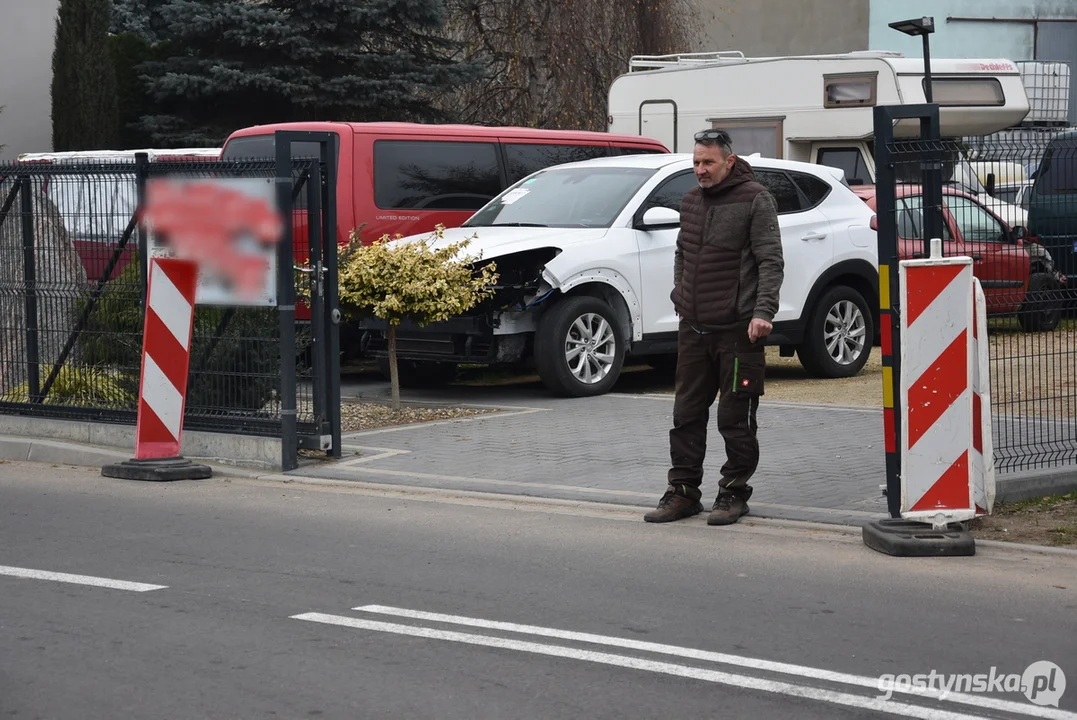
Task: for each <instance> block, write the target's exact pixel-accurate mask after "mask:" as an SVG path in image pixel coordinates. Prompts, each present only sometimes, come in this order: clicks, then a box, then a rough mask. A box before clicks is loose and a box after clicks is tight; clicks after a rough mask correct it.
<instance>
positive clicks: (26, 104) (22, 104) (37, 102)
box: [0, 0, 60, 162]
mask: <svg viewBox="0 0 1077 720" xmlns="http://www.w3.org/2000/svg"><path fill="white" fill-rule="evenodd" d="M3 5H4V12H3V22H0V105H3V106H4V111H3V112H0V144H2V145H4V146H5V147H4V149H3V150H0V162H3V161H5V160H11V159H14V158H15V157H16V156H17V155H18V154H19V153H22V152H48V151H50V150H52V121H51V120H50V118H51V107H52V102H51V100H50V95H49V86H50V85H51V84H52V46H53V37H54V35H55V32H56V11H57V9H58V8H59V6H60V2H59V0H3Z"/></svg>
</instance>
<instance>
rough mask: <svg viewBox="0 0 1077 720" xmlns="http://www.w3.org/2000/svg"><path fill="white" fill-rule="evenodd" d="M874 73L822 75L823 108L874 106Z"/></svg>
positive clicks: (875, 77)
mask: <svg viewBox="0 0 1077 720" xmlns="http://www.w3.org/2000/svg"><path fill="white" fill-rule="evenodd" d="M876 79H877V75H876V73H863V74H857V75H824V76H823V92H824V97H823V107H828V108H835V107H863V106H868V105H874V104H875V89H876V81H877V80H876Z"/></svg>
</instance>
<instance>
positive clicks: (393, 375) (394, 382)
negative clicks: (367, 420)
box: [389, 324, 400, 412]
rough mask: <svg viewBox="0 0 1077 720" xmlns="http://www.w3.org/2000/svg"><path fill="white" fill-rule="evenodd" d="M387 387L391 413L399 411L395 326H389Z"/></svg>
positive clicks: (398, 377) (398, 375)
mask: <svg viewBox="0 0 1077 720" xmlns="http://www.w3.org/2000/svg"><path fill="white" fill-rule="evenodd" d="M389 385H390V386H391V387H392V391H393V412H397V411H399V410H400V373H399V371H398V370H397V367H396V325H393V324H390V325H389Z"/></svg>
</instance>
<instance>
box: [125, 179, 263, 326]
mask: <svg viewBox="0 0 1077 720" xmlns="http://www.w3.org/2000/svg"><path fill="white" fill-rule="evenodd" d="M142 220H143V222H144V223H145V225H146V228H147V230H148V233H149V237H148V247H149V255H150V257H177V258H182V259H186V260H191V261H194V262H196V263H198V267H199V272H198V287H197V290H196V296H195V302H196V303H197V304H199V305H246V306H269V307H272V306H275V305H276V304H277V251H278V244H279V243H280V238H281V234H282V232H283V220H282V218H281V214H280V212H279V211H278V209H277V202H276V194H275V185H274V181H273V179H272V178H228V179H214V180H204V179H198V180H184V179H175V178H162V179H155V180H151V181H150V182H148V183H147V184H146V204H145V208H144V210H143V216H142Z"/></svg>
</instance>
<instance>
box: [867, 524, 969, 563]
mask: <svg viewBox="0 0 1077 720" xmlns="http://www.w3.org/2000/svg"><path fill="white" fill-rule="evenodd" d="M863 537H864V544H865V545H867V546H868V547H869V548H871V549H872V550H876V551H878V552H881V553H884V554H886V555H893V556H896V557H945V556H959V555H975V554H976V541H975V540H974V539H973V537H972V534H971V533H970V532H969V531H968V530H966V529H964V527H962V525H961V523H950V524H949V525H947V526H946V527H945V528H942V529H939V530H936V529H934V528H933V527H932V526H931V523H923V522H915V521H913V520H905V519H903V518H884V519H882V520H872V521H871V522H869V523H867V524H866V525H864V527H863Z"/></svg>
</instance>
